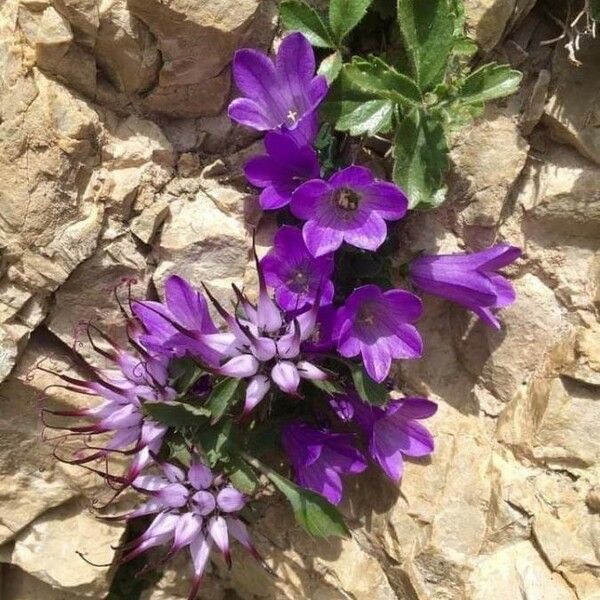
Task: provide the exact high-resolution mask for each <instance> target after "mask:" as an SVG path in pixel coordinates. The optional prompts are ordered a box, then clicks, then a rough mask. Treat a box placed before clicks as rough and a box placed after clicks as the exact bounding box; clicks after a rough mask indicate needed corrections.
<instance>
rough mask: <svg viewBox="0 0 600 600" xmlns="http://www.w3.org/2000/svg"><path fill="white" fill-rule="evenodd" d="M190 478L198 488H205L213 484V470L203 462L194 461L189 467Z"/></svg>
mask: <svg viewBox="0 0 600 600" xmlns="http://www.w3.org/2000/svg"><path fill="white" fill-rule="evenodd" d="M188 480H189V481H190V483H191V484H192V486H194V488H196V489H197V490H205V489H207V488H209V487H210V486H211V485H212V482H213V474H212V471H211V470H210V469H209V468H208V467H207V466H206V465H205V464H203V463H201V462H193V463H192V465H191V466H190V468H189V469H188Z"/></svg>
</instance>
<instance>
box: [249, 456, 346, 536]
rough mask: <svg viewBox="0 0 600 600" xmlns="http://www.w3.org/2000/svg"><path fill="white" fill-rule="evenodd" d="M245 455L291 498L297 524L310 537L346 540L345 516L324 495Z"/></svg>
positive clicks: (289, 499) (251, 463) (290, 501)
mask: <svg viewBox="0 0 600 600" xmlns="http://www.w3.org/2000/svg"><path fill="white" fill-rule="evenodd" d="M242 456H243V458H244V460H245V461H246V462H247V463H248V464H250V465H252V466H253V467H254V468H256V469H258V470H259V471H260V472H261V473H263V474H264V475H266V476H267V477H268V478H269V479H270V481H271V482H272V483H273V485H274V486H275V487H276V488H277V489H278V490H279V491H280V492H281V493H282V494H283V495H284V496H285V497H286V498H287V499H288V501H289V503H290V504H291V505H292V510H293V511H294V516H295V517H296V521H298V523H299V524H300V525H301V526H302V527H303V528H304V529H305V530H306V531H307V532H308V533H310V535H313V536H315V537H328V536H330V535H335V536H338V537H345V536H347V535H348V528H347V527H346V524H345V523H344V519H343V517H342V515H341V514H340V513H339V512H338V510H337V508H336V507H335V506H333V504H331V503H329V502H328V501H327V500H325V498H323V496H320V495H319V494H315V492H311V491H310V490H306V489H304V488H301V487H299V486H297V485H296V484H295V483H292V482H291V481H290V480H289V479H286V478H285V477H283V476H282V475H279V473H277V472H275V471H273V469H271V468H270V467H267V465H265V464H263V463H261V462H260V461H259V460H257V459H256V458H254V457H252V456H249V455H247V454H245V453H244V454H243V455H242Z"/></svg>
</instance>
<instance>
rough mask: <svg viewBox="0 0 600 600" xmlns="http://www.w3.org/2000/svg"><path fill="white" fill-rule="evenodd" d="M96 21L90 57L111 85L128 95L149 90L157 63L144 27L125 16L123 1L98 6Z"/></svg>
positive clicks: (155, 50) (156, 53) (153, 42)
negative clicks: (91, 56) (94, 37)
mask: <svg viewBox="0 0 600 600" xmlns="http://www.w3.org/2000/svg"><path fill="white" fill-rule="evenodd" d="M98 21H99V22H98V32H97V37H96V40H95V45H94V55H95V57H96V61H97V62H98V64H99V65H100V66H101V68H102V70H103V72H104V73H105V74H106V75H107V76H108V77H109V78H110V80H111V82H112V84H113V85H114V86H115V87H116V88H117V89H118V90H120V91H122V92H125V93H128V94H133V93H141V92H145V91H146V90H148V89H149V88H151V87H152V86H153V85H154V83H155V82H156V79H157V77H158V71H159V68H160V63H161V59H160V54H159V51H158V47H157V44H156V39H155V38H154V36H153V35H152V33H151V32H150V30H149V29H148V27H147V26H146V25H145V24H144V23H142V22H141V21H140V20H139V19H137V18H136V17H134V16H133V15H132V14H131V13H130V12H129V9H128V6H127V2H126V0H111V2H103V3H101V4H100V6H99V12H98Z"/></svg>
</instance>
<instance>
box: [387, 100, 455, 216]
mask: <svg viewBox="0 0 600 600" xmlns="http://www.w3.org/2000/svg"><path fill="white" fill-rule="evenodd" d="M394 159H395V161H394V181H395V182H396V183H397V184H398V185H400V186H402V187H403V188H404V191H405V192H406V193H407V195H408V198H409V202H410V207H411V208H414V207H415V206H417V205H419V204H423V205H428V206H437V205H439V204H441V202H443V200H444V189H443V182H444V175H445V173H446V169H447V168H448V144H447V142H446V136H445V133H444V129H443V127H442V124H441V123H440V121H439V120H437V119H436V118H434V117H432V116H430V115H428V114H427V113H425V112H424V111H423V110H414V111H412V112H411V113H410V114H409V115H407V116H406V117H405V118H404V119H403V120H402V122H401V123H400V126H399V127H398V129H397V130H396V137H395V140H394Z"/></svg>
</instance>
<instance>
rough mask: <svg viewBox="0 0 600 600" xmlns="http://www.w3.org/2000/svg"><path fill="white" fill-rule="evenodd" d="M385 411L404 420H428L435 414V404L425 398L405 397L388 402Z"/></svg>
mask: <svg viewBox="0 0 600 600" xmlns="http://www.w3.org/2000/svg"><path fill="white" fill-rule="evenodd" d="M387 411H388V413H389V414H399V415H402V417H403V418H405V419H428V418H429V417H431V416H433V415H434V414H435V413H436V412H437V404H436V403H435V402H432V401H431V400H427V399H426V398H412V397H410V398H409V397H407V398H402V399H401V400H395V401H393V402H390V403H389V404H388V408H387Z"/></svg>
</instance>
